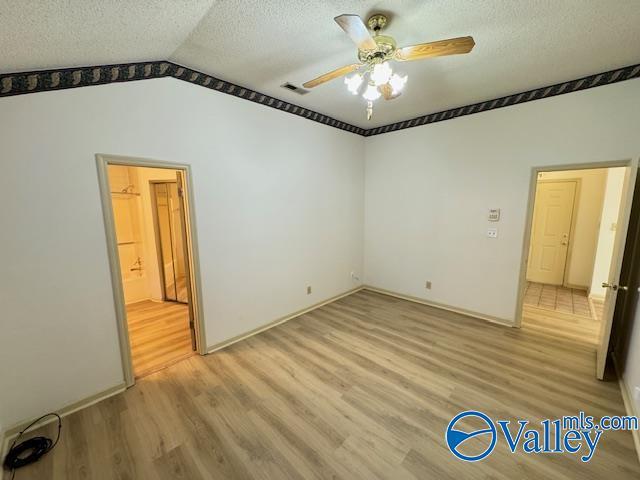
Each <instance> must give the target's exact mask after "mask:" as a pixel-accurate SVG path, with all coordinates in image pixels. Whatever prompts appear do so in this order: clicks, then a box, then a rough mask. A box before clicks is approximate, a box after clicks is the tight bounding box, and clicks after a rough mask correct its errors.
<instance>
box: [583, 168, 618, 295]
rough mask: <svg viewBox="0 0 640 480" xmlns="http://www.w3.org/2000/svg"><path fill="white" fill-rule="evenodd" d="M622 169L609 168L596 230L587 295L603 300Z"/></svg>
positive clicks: (616, 220) (609, 265)
mask: <svg viewBox="0 0 640 480" xmlns="http://www.w3.org/2000/svg"><path fill="white" fill-rule="evenodd" d="M624 176H625V169H624V168H611V169H609V171H608V172H607V182H606V189H605V194H604V201H603V203H602V215H601V220H600V226H599V228H598V247H597V250H596V257H595V262H594V266H593V278H592V279H591V288H590V289H589V295H590V296H592V297H595V298H601V299H604V296H605V293H606V291H605V289H604V288H603V287H602V282H608V281H609V280H610V279H609V269H610V268H611V257H612V256H613V245H614V242H615V239H616V228H617V222H618V215H619V214H620V201H621V200H622V190H623V188H624Z"/></svg>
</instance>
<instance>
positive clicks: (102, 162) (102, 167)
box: [96, 153, 207, 387]
mask: <svg viewBox="0 0 640 480" xmlns="http://www.w3.org/2000/svg"><path fill="white" fill-rule="evenodd" d="M96 163H97V166H98V183H99V186H100V199H101V202H102V213H103V217H104V226H105V233H106V237H107V254H108V257H109V268H110V271H111V285H112V287H113V299H114V304H115V311H116V321H117V326H118V338H119V343H120V356H121V358H122V372H123V375H124V380H125V383H126V385H127V387H131V386H133V385H134V384H135V377H134V374H133V365H132V361H131V344H130V341H129V329H128V326H127V312H126V308H125V301H124V289H123V286H122V273H121V271H120V260H119V254H118V240H117V238H116V231H115V222H114V215H113V206H112V203H111V188H110V185H109V173H108V166H109V165H124V166H128V167H149V168H167V169H171V170H180V171H182V172H183V175H184V178H185V186H186V190H187V195H186V203H187V205H186V206H187V212H188V213H189V222H188V225H187V229H188V232H189V237H190V238H189V242H188V243H189V244H188V250H189V252H190V253H191V254H190V255H189V263H190V271H191V283H192V286H193V287H194V288H192V299H191V300H192V304H193V315H194V319H193V320H194V323H195V331H196V351H197V352H198V353H199V354H200V355H206V354H207V345H206V340H205V339H206V336H205V328H204V315H203V307H202V288H201V280H200V261H199V254H198V241H197V239H198V236H197V233H196V222H195V215H194V198H193V181H192V176H191V167H190V166H189V165H187V164H182V163H172V162H165V161H160V160H151V159H147V158H137V157H125V156H120V155H108V154H100V153H99V154H97V155H96Z"/></svg>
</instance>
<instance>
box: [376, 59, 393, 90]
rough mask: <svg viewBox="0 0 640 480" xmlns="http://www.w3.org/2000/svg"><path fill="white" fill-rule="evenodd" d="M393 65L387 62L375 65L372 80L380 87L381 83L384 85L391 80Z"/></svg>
mask: <svg viewBox="0 0 640 480" xmlns="http://www.w3.org/2000/svg"><path fill="white" fill-rule="evenodd" d="M392 73H393V72H392V70H391V67H390V66H389V64H388V63H387V62H384V63H377V64H376V65H374V66H373V71H372V72H371V81H372V82H373V83H374V84H375V85H376V87H379V86H380V85H384V84H385V83H387V82H388V81H389V78H391V74H392Z"/></svg>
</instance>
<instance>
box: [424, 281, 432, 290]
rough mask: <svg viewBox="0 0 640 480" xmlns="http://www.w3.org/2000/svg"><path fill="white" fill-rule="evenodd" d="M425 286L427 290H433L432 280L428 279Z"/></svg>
mask: <svg viewBox="0 0 640 480" xmlns="http://www.w3.org/2000/svg"><path fill="white" fill-rule="evenodd" d="M424 288H426V289H427V290H431V281H430V280H427V281H426V282H425V284H424Z"/></svg>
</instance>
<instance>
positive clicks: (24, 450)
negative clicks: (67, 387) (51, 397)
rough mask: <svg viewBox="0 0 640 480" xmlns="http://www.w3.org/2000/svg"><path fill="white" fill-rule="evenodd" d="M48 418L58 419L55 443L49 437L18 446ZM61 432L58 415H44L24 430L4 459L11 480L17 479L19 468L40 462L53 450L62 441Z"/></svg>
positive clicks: (31, 439)
mask: <svg viewBox="0 0 640 480" xmlns="http://www.w3.org/2000/svg"><path fill="white" fill-rule="evenodd" d="M47 417H56V418H57V419H58V436H57V437H56V440H55V441H53V440H51V439H50V438H47V437H33V438H29V439H27V440H25V441H24V442H22V443H19V444H18V445H16V443H18V440H20V439H21V438H22V436H23V435H24V434H25V432H26V431H27V430H29V429H30V428H31V427H33V426H34V425H35V424H36V423H38V422H40V421H41V420H44V419H45V418H47ZM61 430H62V419H61V418H60V415H58V414H57V413H47V414H46V415H43V416H41V417H40V418H38V419H37V420H34V421H33V422H31V424H30V425H29V426H28V427H27V428H25V429H24V430H22V431H21V432H20V433H19V434H18V436H17V437H16V439H15V440H14V441H13V443H12V444H11V448H10V449H9V453H7V456H6V457H5V459H4V467H5V468H6V469H7V470H9V471H11V479H12V480H13V478H15V476H16V470H17V469H18V468H21V467H24V466H26V465H30V464H32V463H34V462H37V461H38V460H40V458H42V456H43V455H45V454H47V453H48V452H50V451H51V450H53V448H54V447H55V446H56V445H57V444H58V441H59V440H60V431H61Z"/></svg>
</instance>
